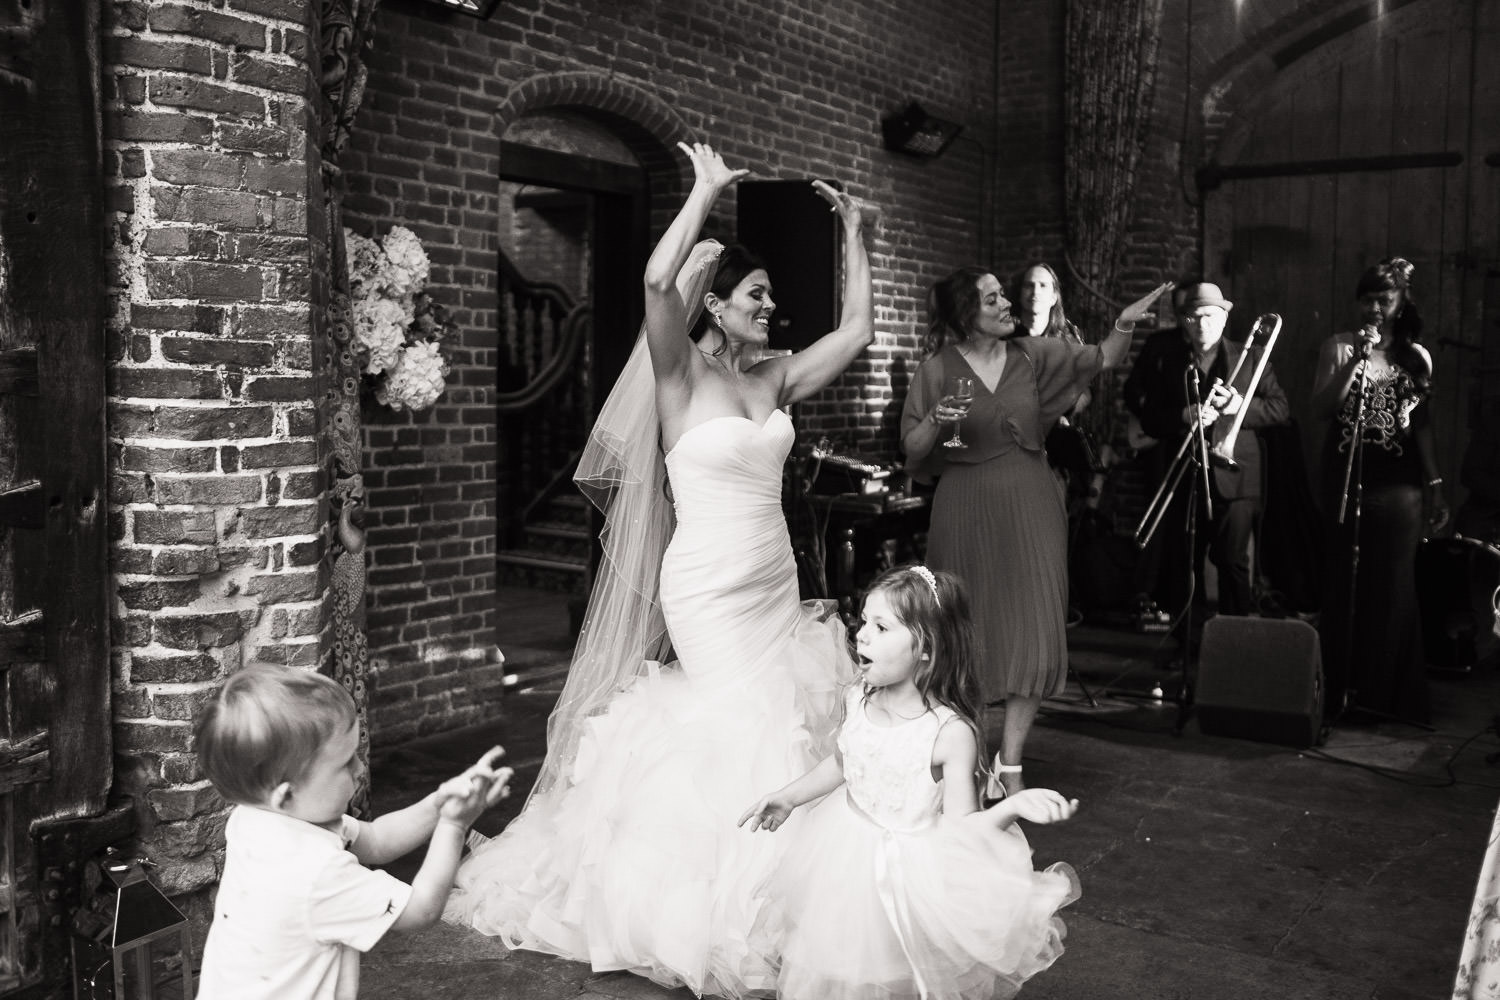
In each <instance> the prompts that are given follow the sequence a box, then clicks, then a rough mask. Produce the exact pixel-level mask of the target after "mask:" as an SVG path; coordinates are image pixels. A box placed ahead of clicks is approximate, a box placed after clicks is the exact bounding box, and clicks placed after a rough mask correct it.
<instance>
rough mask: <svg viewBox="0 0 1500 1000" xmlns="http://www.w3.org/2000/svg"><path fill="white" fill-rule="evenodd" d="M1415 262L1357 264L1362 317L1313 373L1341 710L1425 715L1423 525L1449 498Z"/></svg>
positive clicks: (1329, 648)
mask: <svg viewBox="0 0 1500 1000" xmlns="http://www.w3.org/2000/svg"><path fill="white" fill-rule="evenodd" d="M1412 270H1413V268H1412V265H1411V264H1410V263H1408V262H1407V261H1405V260H1402V259H1401V258H1399V257H1393V258H1390V259H1388V260H1383V261H1381V262H1380V263H1379V264H1376V265H1374V266H1372V267H1370V268H1368V269H1367V270H1366V271H1365V273H1364V274H1363V275H1361V276H1360V279H1359V284H1358V286H1357V287H1356V288H1355V292H1354V297H1355V299H1356V300H1357V301H1358V303H1359V311H1360V320H1361V323H1362V327H1361V328H1360V329H1359V330H1358V331H1356V332H1353V333H1339V334H1335V335H1333V336H1332V337H1329V338H1328V339H1327V340H1325V341H1324V342H1323V347H1322V350H1321V352H1320V354H1319V357H1318V371H1317V376H1316V378H1315V380H1314V382H1313V398H1312V403H1313V413H1314V416H1315V417H1316V418H1317V419H1321V420H1326V421H1329V423H1330V427H1329V433H1328V435H1327V440H1326V443H1325V446H1324V450H1323V463H1322V468H1323V474H1324V482H1323V499H1324V511H1325V515H1326V516H1327V517H1328V519H1329V522H1330V533H1329V537H1330V538H1334V539H1336V542H1335V544H1334V545H1332V546H1331V550H1330V556H1331V564H1330V566H1329V572H1328V573H1327V574H1325V577H1324V578H1325V580H1326V581H1327V587H1328V590H1327V592H1326V594H1325V597H1324V601H1323V616H1322V620H1321V622H1320V624H1319V631H1320V633H1321V638H1322V644H1323V666H1324V670H1325V672H1326V675H1327V678H1328V685H1327V695H1328V701H1327V706H1328V712H1329V714H1330V715H1331V716H1332V717H1335V718H1337V717H1338V716H1339V715H1340V714H1341V713H1342V712H1343V711H1344V709H1345V708H1346V707H1347V708H1350V709H1355V710H1358V709H1364V710H1366V711H1368V712H1371V713H1374V714H1375V715H1376V716H1377V717H1393V718H1397V719H1402V720H1406V721H1411V722H1425V721H1426V719H1427V715H1428V705H1427V683H1426V679H1425V676H1424V665H1425V658H1424V656H1423V651H1422V629H1421V621H1420V618H1419V615H1418V607H1417V590H1416V579H1415V571H1414V568H1415V564H1416V555H1417V546H1418V545H1420V544H1421V541H1422V538H1423V535H1424V534H1429V533H1432V532H1435V531H1437V530H1439V529H1440V528H1441V527H1442V526H1443V525H1444V524H1445V523H1446V522H1447V520H1448V508H1447V505H1446V504H1445V503H1444V501H1443V492H1442V485H1443V480H1442V477H1441V476H1439V475H1438V469H1437V458H1436V455H1435V453H1434V450H1433V442H1432V425H1431V423H1430V422H1429V416H1428V411H1429V409H1430V407H1429V406H1428V404H1427V399H1428V396H1429V394H1430V392H1431V387H1432V357H1431V356H1430V355H1429V354H1428V353H1427V351H1426V349H1425V348H1423V347H1422V345H1421V344H1419V343H1417V340H1418V338H1419V337H1420V336H1421V333H1422V318H1421V316H1420V315H1418V313H1417V307H1416V304H1415V303H1414V302H1413V301H1412V297H1411V274H1412ZM1361 384H1363V385H1364V406H1363V408H1361V407H1360V405H1359V397H1360V393H1359V392H1358V388H1359V386H1360V385H1361ZM1356 418H1358V420H1359V425H1360V428H1361V433H1360V435H1359V438H1358V439H1357V440H1356V438H1355V421H1356ZM1346 475H1347V482H1348V488H1347V493H1346V492H1345V478H1346ZM1341 507H1342V508H1343V510H1344V519H1343V523H1342V524H1339V523H1338V513H1339V510H1340V508H1341ZM1356 525H1357V534H1356V533H1355V530H1354V529H1355V527H1356ZM1356 557H1357V560H1358V571H1357V577H1356V580H1355V583H1354V586H1353V587H1351V586H1350V573H1351V570H1352V569H1353V564H1354V562H1355V559H1356ZM1351 597H1352V599H1353V606H1352V607H1351V606H1350V599H1351Z"/></svg>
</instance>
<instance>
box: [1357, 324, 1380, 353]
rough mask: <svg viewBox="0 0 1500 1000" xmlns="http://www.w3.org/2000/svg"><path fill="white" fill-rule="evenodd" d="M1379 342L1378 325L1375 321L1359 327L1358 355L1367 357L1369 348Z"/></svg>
mask: <svg viewBox="0 0 1500 1000" xmlns="http://www.w3.org/2000/svg"><path fill="white" fill-rule="evenodd" d="M1378 343H1380V326H1379V325H1378V324H1375V323H1366V324H1365V325H1364V326H1362V327H1360V329H1359V356H1360V357H1362V358H1368V357H1369V356H1370V349H1371V348H1373V347H1374V346H1375V345H1376V344H1378Z"/></svg>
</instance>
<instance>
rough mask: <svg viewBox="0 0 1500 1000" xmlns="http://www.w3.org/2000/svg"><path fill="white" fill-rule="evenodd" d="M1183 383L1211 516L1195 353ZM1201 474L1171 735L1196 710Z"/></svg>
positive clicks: (1192, 493)
mask: <svg viewBox="0 0 1500 1000" xmlns="http://www.w3.org/2000/svg"><path fill="white" fill-rule="evenodd" d="M1182 381H1183V384H1184V385H1185V386H1186V388H1187V396H1188V397H1189V399H1191V400H1192V402H1191V406H1192V407H1193V415H1194V416H1195V417H1196V419H1195V420H1194V421H1193V426H1192V430H1190V431H1189V432H1188V433H1190V434H1192V435H1193V444H1192V457H1193V461H1195V462H1197V463H1198V467H1199V470H1200V471H1201V473H1202V475H1201V480H1202V483H1201V485H1202V488H1203V506H1204V514H1205V516H1207V517H1208V518H1209V519H1210V520H1212V518H1213V516H1214V514H1213V510H1214V508H1213V503H1214V499H1213V490H1212V489H1211V487H1210V481H1209V475H1210V470H1209V466H1208V436H1207V435H1206V434H1205V433H1204V427H1203V396H1202V394H1201V393H1200V392H1199V389H1198V383H1199V381H1200V379H1199V374H1198V363H1197V361H1195V360H1194V359H1193V358H1192V357H1189V358H1188V365H1187V368H1186V369H1185V370H1184V371H1183V373H1182ZM1199 480H1200V477H1199V476H1194V477H1193V479H1192V482H1191V483H1190V484H1189V486H1188V495H1187V557H1188V592H1187V607H1185V608H1184V609H1183V612H1182V625H1183V631H1182V686H1181V687H1180V688H1178V690H1177V722H1176V724H1175V725H1173V727H1172V735H1174V736H1181V735H1182V731H1183V728H1184V727H1185V726H1186V725H1187V721H1188V719H1189V718H1190V717H1191V716H1192V714H1193V696H1194V692H1195V690H1196V688H1197V667H1198V664H1197V657H1196V656H1195V655H1194V650H1193V604H1194V603H1195V599H1196V597H1197V594H1198V488H1199V485H1200V483H1199Z"/></svg>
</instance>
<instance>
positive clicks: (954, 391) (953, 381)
mask: <svg viewBox="0 0 1500 1000" xmlns="http://www.w3.org/2000/svg"><path fill="white" fill-rule="evenodd" d="M973 401H974V380H973V379H971V378H969V377H968V376H966V375H954V376H953V377H952V378H950V379H949V380H948V394H947V395H946V396H944V397H943V403H944V404H945V405H947V406H952V407H954V408H956V409H961V410H963V411H964V412H965V413H968V412H969V404H970V403H972V402H973ZM962 423H963V417H962V416H960V417H959V418H958V419H957V420H955V421H953V436H952V437H951V438H949V439H948V440H946V441H944V442H943V447H944V448H965V447H968V446H967V445H965V444H964V442H963V438H962V437H960V436H959V425H960V424H962Z"/></svg>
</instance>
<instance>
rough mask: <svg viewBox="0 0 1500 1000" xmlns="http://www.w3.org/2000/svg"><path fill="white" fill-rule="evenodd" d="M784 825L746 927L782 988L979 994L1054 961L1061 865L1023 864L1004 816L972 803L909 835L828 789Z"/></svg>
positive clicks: (1067, 872)
mask: <svg viewBox="0 0 1500 1000" xmlns="http://www.w3.org/2000/svg"><path fill="white" fill-rule="evenodd" d="M788 833H790V835H791V836H790V837H789V840H790V844H789V847H788V850H787V854H786V857H785V858H784V859H783V861H782V864H781V865H780V866H779V868H778V869H777V872H776V874H775V875H774V876H773V878H772V879H771V881H770V883H769V887H768V888H769V893H768V896H769V898H768V901H767V903H766V905H765V906H764V907H763V909H762V913H761V916H760V919H759V920H758V922H757V925H756V928H755V932H754V935H753V942H754V948H755V951H756V953H757V954H762V955H773V956H779V959H777V960H774V965H773V968H772V969H771V974H772V975H773V976H774V978H775V980H776V982H775V991H776V995H777V996H778V997H780V998H781V1000H893V998H897V997H913V998H915V997H919V996H923V995H925V996H926V997H928V998H931V1000H938V998H959V997H961V998H965V1000H970V998H972V1000H981V998H983V1000H989V998H991V997H1010V996H1013V995H1015V993H1016V992H1017V991H1018V990H1020V988H1021V985H1022V983H1024V982H1025V981H1026V980H1027V979H1029V978H1030V977H1031V976H1033V975H1035V974H1036V973H1038V972H1040V971H1042V970H1043V969H1045V968H1047V967H1048V966H1050V965H1051V964H1052V963H1053V962H1055V961H1056V960H1057V958H1058V956H1059V955H1061V954H1062V951H1063V936H1064V934H1065V933H1066V929H1065V927H1064V926H1063V922H1062V920H1061V919H1060V918H1059V917H1058V916H1057V911H1058V910H1059V909H1061V908H1062V907H1063V906H1066V905H1067V904H1068V903H1070V902H1072V901H1073V900H1075V899H1077V898H1078V895H1079V889H1078V879H1077V876H1076V875H1075V874H1074V872H1073V869H1072V868H1071V867H1069V866H1068V865H1065V864H1057V865H1052V866H1051V867H1049V868H1047V869H1046V870H1045V871H1040V872H1038V871H1033V870H1032V867H1031V848H1030V846H1029V845H1028V844H1027V842H1026V838H1025V836H1024V835H1023V834H1022V833H1021V832H1020V831H1019V830H1017V829H1015V828H1014V827H1011V828H1009V829H1006V830H997V829H995V828H994V826H993V825H990V824H989V823H987V822H986V821H985V820H984V817H983V816H982V815H975V816H973V817H969V818H967V819H965V820H962V821H960V822H957V823H942V822H940V823H939V824H938V825H936V826H932V827H929V828H927V829H925V830H922V831H918V832H915V833H897V832H893V831H890V830H887V829H885V828H884V827H881V826H879V825H877V824H875V823H874V822H872V821H871V820H869V819H868V818H866V817H865V816H864V815H863V814H861V813H859V812H856V811H855V809H854V808H852V807H851V806H850V804H849V801H848V797H847V794H846V792H845V790H844V789H839V790H838V791H836V792H834V793H833V794H832V795H830V796H829V797H828V798H827V799H826V800H824V802H823V803H822V804H821V805H819V806H818V807H816V808H815V809H814V810H813V811H812V812H811V813H810V814H809V815H808V816H807V821H806V823H805V824H804V825H803V826H802V827H801V828H800V829H798V830H795V831H793V830H791V829H790V828H789V827H788V828H783V830H782V831H779V832H778V833H776V834H775V836H777V837H781V836H783V835H784V834H788Z"/></svg>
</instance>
